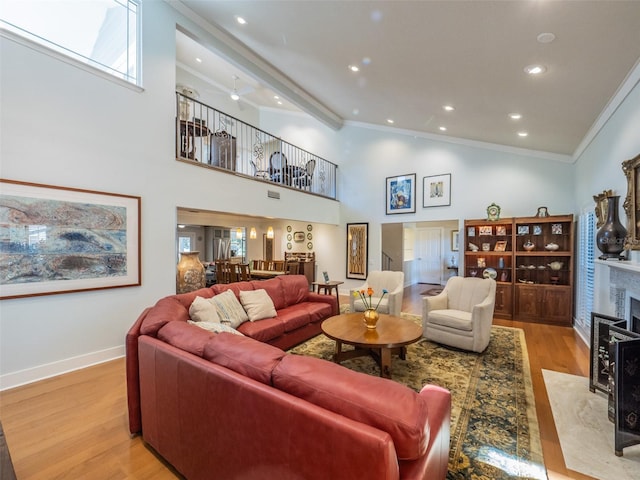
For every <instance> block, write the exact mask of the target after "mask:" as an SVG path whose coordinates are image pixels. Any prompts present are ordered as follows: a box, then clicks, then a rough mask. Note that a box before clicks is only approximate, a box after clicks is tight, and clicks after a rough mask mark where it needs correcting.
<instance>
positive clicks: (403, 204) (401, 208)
mask: <svg viewBox="0 0 640 480" xmlns="http://www.w3.org/2000/svg"><path fill="white" fill-rule="evenodd" d="M386 191H387V198H386V201H385V203H386V209H387V210H386V213H387V215H392V214H396V213H416V174H415V173H411V174H408V175H400V176H397V177H387V190H386Z"/></svg>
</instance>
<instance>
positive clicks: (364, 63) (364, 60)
mask: <svg viewBox="0 0 640 480" xmlns="http://www.w3.org/2000/svg"><path fill="white" fill-rule="evenodd" d="M370 63H371V58H369V57H363V58H362V64H363V65H369V64H370Z"/></svg>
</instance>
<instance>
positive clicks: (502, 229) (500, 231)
mask: <svg viewBox="0 0 640 480" xmlns="http://www.w3.org/2000/svg"><path fill="white" fill-rule="evenodd" d="M506 234H507V227H506V226H505V225H496V235H498V236H501V237H504V236H505V235H506Z"/></svg>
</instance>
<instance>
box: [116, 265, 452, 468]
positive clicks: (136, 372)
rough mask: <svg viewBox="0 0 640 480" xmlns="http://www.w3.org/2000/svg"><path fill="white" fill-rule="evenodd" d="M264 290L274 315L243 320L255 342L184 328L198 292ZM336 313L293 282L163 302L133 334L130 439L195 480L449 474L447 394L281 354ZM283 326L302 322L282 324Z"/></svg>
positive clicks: (299, 281) (331, 300) (332, 303)
mask: <svg viewBox="0 0 640 480" xmlns="http://www.w3.org/2000/svg"><path fill="white" fill-rule="evenodd" d="M267 282H268V283H267ZM258 288H265V290H267V292H268V293H269V295H270V296H271V298H272V299H273V301H274V305H275V306H276V309H277V313H278V315H277V317H276V318H275V319H266V320H260V321H256V322H246V323H250V325H247V326H246V327H244V329H245V330H246V333H247V334H248V336H245V337H242V336H238V335H233V334H231V333H219V334H215V333H212V332H209V331H206V330H203V329H201V328H199V327H197V326H194V325H191V324H189V323H187V320H188V319H189V305H190V304H191V302H192V301H193V300H194V299H195V297H196V296H203V297H207V296H209V297H210V296H212V295H214V294H217V293H221V291H222V289H232V290H233V291H234V293H236V295H238V292H239V291H240V289H258ZM272 295H273V296H272ZM274 297H275V298H274ZM294 312H297V315H302V316H306V318H307V320H308V321H307V323H306V324H304V322H303V320H301V319H300V318H297V319H294ZM336 313H337V305H336V299H335V297H332V296H328V295H318V294H314V293H312V292H309V290H308V284H307V282H306V279H305V277H304V276H293V275H292V276H283V277H279V278H277V279H273V280H268V281H263V282H239V283H236V284H230V285H226V286H222V285H221V286H214V287H212V288H210V289H202V290H198V291H196V292H191V293H189V294H182V295H173V296H170V297H166V298H164V299H162V300H160V301H158V302H157V304H156V305H155V306H154V307H151V308H148V309H146V310H145V311H144V312H143V313H142V315H140V317H139V318H138V320H137V321H136V322H135V324H134V325H133V326H132V327H131V329H130V331H129V332H128V334H127V339H126V347H127V359H126V361H127V389H128V401H129V428H130V431H131V433H133V434H136V433H142V436H143V438H144V440H145V441H146V442H147V443H148V444H149V445H150V446H152V447H153V448H154V449H155V450H156V451H157V452H158V453H159V454H160V455H162V456H163V457H164V458H165V459H166V460H167V461H168V462H169V463H171V464H172V465H173V466H174V467H175V468H176V469H177V470H178V471H179V472H180V473H181V474H183V475H184V476H185V477H186V478H188V479H190V480H198V479H203V480H205V479H206V480H212V479H223V480H252V479H260V480H269V479H274V480H283V479H284V480H287V479H290V480H300V479H305V480H306V479H309V480H315V479H318V480H320V479H322V480H325V479H328V478H330V479H332V480H335V479H338V480H340V479H344V480H353V479H366V480H376V479H386V480H388V479H427V478H428V479H444V478H445V477H446V473H447V463H448V457H449V426H450V423H449V421H450V420H449V419H450V409H451V406H450V405H451V398H450V394H449V392H448V391H447V390H445V389H442V388H440V387H437V386H433V385H427V386H425V387H424V388H423V390H422V391H421V392H420V393H419V394H418V393H416V392H414V391H413V390H411V389H409V388H407V387H405V386H403V385H400V384H398V383H396V382H394V381H392V380H387V379H383V378H379V377H372V376H369V375H365V374H361V373H358V372H354V371H351V370H349V369H347V368H345V367H342V366H340V365H336V364H334V363H332V362H328V361H325V360H320V359H317V358H310V357H303V356H299V355H293V354H288V353H285V352H284V351H283V349H282V348H288V346H291V345H292V344H295V343H298V342H299V341H301V340H299V339H303V340H304V339H305V338H304V337H305V335H303V333H302V332H306V334H307V335H310V336H313V335H315V333H313V334H311V332H313V331H315V332H316V333H317V332H318V331H319V324H320V323H321V321H322V320H323V319H324V318H326V317H328V316H331V315H334V314H336ZM287 319H289V320H288V321H290V322H293V323H292V325H293V324H296V325H297V327H296V328H293V329H290V330H289V331H288V330H287V329H288V328H289V327H287V325H279V326H278V325H277V323H280V324H282V323H283V322H286V321H287ZM292 319H293V320H292ZM261 322H265V323H264V324H263V325H259V324H261ZM314 324H317V325H314ZM244 325H245V324H242V325H241V326H240V327H239V328H238V330H239V331H242V330H243V326H244ZM259 327H262V329H261V328H259ZM267 331H269V332H271V334H267V333H265V332H267ZM254 335H255V336H254ZM252 336H253V337H254V338H251V337H252ZM268 337H271V338H268ZM307 338H308V337H307ZM285 339H287V340H286V341H285ZM294 340H295V341H294ZM291 342H293V343H291ZM269 343H272V344H273V345H269ZM274 345H277V346H274ZM283 345H285V346H284V347H283ZM278 347H281V348H278Z"/></svg>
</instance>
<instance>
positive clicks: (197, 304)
mask: <svg viewBox="0 0 640 480" xmlns="http://www.w3.org/2000/svg"><path fill="white" fill-rule="evenodd" d="M212 300H213V298H204V297H196V299H195V300H194V301H193V303H191V306H190V307H189V317H191V319H192V320H193V321H195V322H219V321H220V318H219V317H218V310H217V309H216V306H215V304H214V303H213V301H212Z"/></svg>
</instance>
